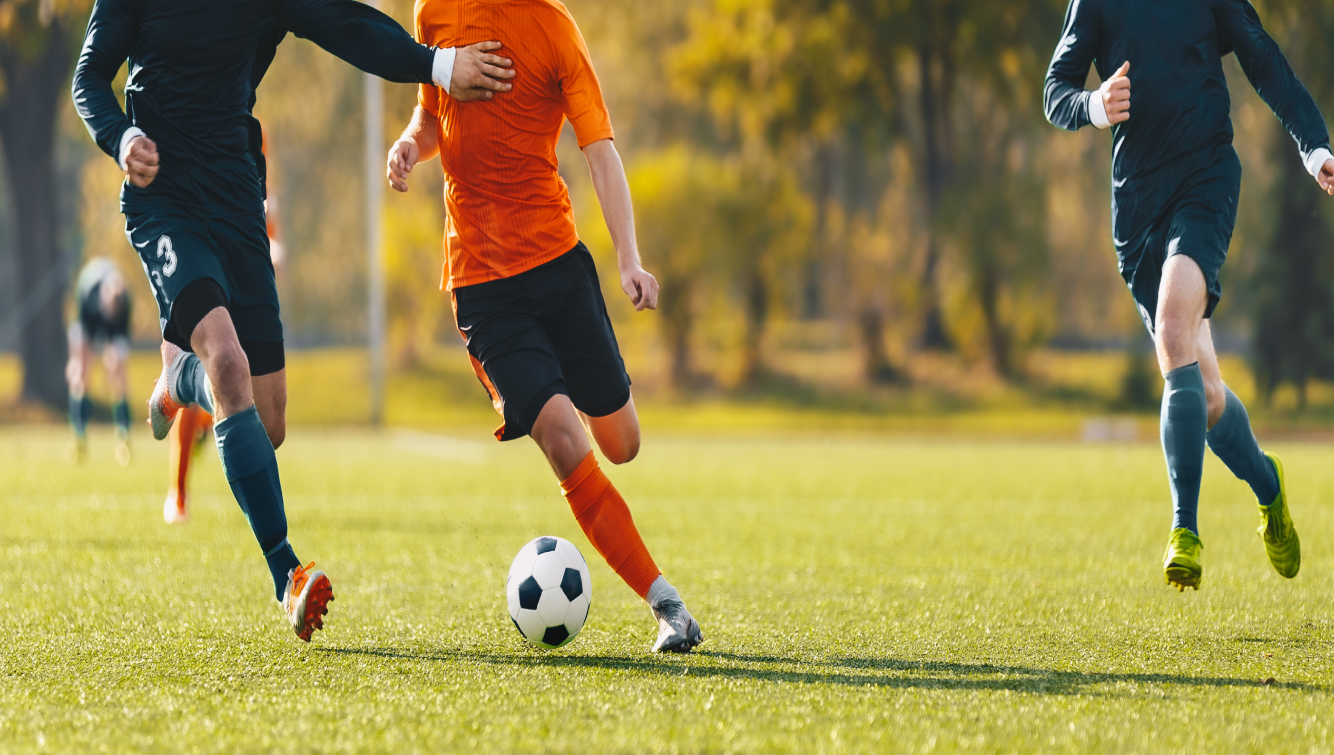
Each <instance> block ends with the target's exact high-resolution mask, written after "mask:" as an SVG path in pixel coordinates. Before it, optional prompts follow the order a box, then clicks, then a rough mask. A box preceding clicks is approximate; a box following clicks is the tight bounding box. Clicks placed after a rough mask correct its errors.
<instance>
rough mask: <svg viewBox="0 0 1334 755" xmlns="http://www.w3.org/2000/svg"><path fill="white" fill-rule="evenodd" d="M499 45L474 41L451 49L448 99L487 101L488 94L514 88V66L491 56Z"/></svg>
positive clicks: (489, 96) (506, 60)
mask: <svg viewBox="0 0 1334 755" xmlns="http://www.w3.org/2000/svg"><path fill="white" fill-rule="evenodd" d="M500 48H501V44H500V43H499V42H478V43H477V44H475V45H468V46H467V47H459V48H457V49H455V50H454V74H453V76H452V77H451V78H450V80H449V96H450V97H453V98H454V99H456V100H458V101H459V102H472V101H473V100H489V99H491V97H492V96H494V95H493V94H492V92H508V91H509V90H510V89H512V88H514V85H513V84H511V83H509V82H508V81H506V80H505V79H512V78H514V69H513V68H510V66H511V65H514V64H513V62H512V61H510V59H509V58H502V57H500V56H499V55H492V54H491V50H499V49H500Z"/></svg>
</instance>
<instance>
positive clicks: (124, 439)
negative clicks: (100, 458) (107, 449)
mask: <svg viewBox="0 0 1334 755" xmlns="http://www.w3.org/2000/svg"><path fill="white" fill-rule="evenodd" d="M116 463H117V464H119V465H121V466H122V467H128V466H130V433H129V431H128V430H126V429H125V428H123V427H118V428H116Z"/></svg>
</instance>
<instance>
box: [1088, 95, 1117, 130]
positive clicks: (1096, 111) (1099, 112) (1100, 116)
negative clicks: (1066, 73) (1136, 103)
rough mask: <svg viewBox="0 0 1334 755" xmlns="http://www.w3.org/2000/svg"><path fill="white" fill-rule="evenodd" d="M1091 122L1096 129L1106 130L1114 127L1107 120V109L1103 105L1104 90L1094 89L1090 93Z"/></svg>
mask: <svg viewBox="0 0 1334 755" xmlns="http://www.w3.org/2000/svg"><path fill="white" fill-rule="evenodd" d="M1089 122H1090V123H1092V124H1093V127H1094V128H1098V129H1105V128H1107V127H1108V126H1111V125H1112V122H1111V121H1109V120H1107V109H1106V108H1105V107H1103V105H1102V90H1101V89H1094V90H1093V91H1092V92H1089Z"/></svg>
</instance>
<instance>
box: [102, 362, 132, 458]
mask: <svg viewBox="0 0 1334 755" xmlns="http://www.w3.org/2000/svg"><path fill="white" fill-rule="evenodd" d="M127 356H128V355H127V354H126V353H125V352H123V351H122V350H121V347H120V346H119V345H117V344H116V343H115V342H112V343H108V344H107V345H106V346H104V347H103V348H102V366H103V367H104V368H106V371H107V383H109V384H110V386H111V393H112V396H113V397H114V398H115V401H116V403H115V407H114V409H113V412H114V418H115V423H116V461H117V462H118V463H119V464H120V465H121V466H122V467H124V466H128V465H129V463H130V406H129V404H128V403H127V402H126V396H127V395H129V376H128V374H127V372H128V371H127V369H126V361H127Z"/></svg>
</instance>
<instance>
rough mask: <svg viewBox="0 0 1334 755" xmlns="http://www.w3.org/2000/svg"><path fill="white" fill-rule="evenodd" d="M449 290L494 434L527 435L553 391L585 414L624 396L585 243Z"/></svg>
mask: <svg viewBox="0 0 1334 755" xmlns="http://www.w3.org/2000/svg"><path fill="white" fill-rule="evenodd" d="M453 295H454V317H455V320H456V322H457V323H458V327H459V332H460V333H462V334H463V339H464V341H465V342H466V343H467V344H468V354H469V356H471V357H472V360H473V369H474V370H475V371H476V372H477V377H478V378H479V379H480V380H481V381H482V385H483V386H485V388H486V391H487V394H488V395H489V396H490V398H491V403H492V405H493V406H495V407H496V411H498V412H500V416H501V417H502V418H503V419H504V424H503V425H501V426H500V428H499V429H498V430H496V437H497V438H498V439H500V440H513V439H515V438H522V437H523V436H525V435H527V434H528V433H529V431H530V430H532V427H533V423H534V422H536V421H537V415H538V414H539V413H540V412H541V411H542V407H543V406H545V405H546V403H547V401H548V400H550V399H551V397H552V396H555V395H557V394H563V395H565V396H569V397H570V401H571V403H573V404H574V406H575V408H576V409H578V410H579V411H581V412H583V413H584V414H587V415H588V416H590V417H605V416H607V415H608V414H612V413H614V412H616V411H617V410H619V409H620V408H621V407H623V406H625V404H626V402H628V401H629V400H630V376H629V375H628V374H626V372H625V361H624V360H622V359H621V350H620V348H619V347H618V346H617V345H616V334H615V333H614V332H612V329H611V318H609V317H608V316H607V304H606V302H605V301H603V299H602V287H601V286H600V285H599V284H598V274H597V269H596V268H595V267H594V265H593V257H592V255H590V254H589V253H588V248H587V247H585V246H584V245H583V242H580V243H579V244H577V245H576V246H575V247H574V249H572V250H570V251H568V252H566V253H565V254H562V255H561V256H559V257H557V258H556V259H554V260H552V261H550V262H546V263H543V264H541V265H538V266H537V267H535V268H533V269H531V270H528V271H525V272H522V273H519V274H518V275H515V276H513V277H510V278H502V279H500V280H494V281H487V282H486V283H478V284H476V285H472V286H462V287H460V288H456V289H454V294H453Z"/></svg>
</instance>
